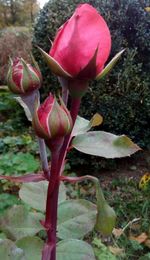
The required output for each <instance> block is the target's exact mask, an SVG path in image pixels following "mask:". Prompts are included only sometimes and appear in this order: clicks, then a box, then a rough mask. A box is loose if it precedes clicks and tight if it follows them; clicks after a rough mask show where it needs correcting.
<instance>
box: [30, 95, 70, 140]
mask: <svg viewBox="0 0 150 260" xmlns="http://www.w3.org/2000/svg"><path fill="white" fill-rule="evenodd" d="M33 127H34V129H35V132H36V134H37V135H38V136H39V137H41V138H43V139H46V140H50V139H51V140H53V139H55V138H57V137H58V138H59V137H64V136H65V135H67V134H69V133H70V132H71V130H72V119H71V116H70V113H69V111H68V109H67V108H66V106H65V105H64V103H63V101H62V100H61V99H60V104H59V103H58V102H57V100H56V98H54V97H53V95H52V94H50V95H49V97H48V98H47V99H46V100H45V101H44V103H43V104H42V105H41V106H40V107H38V104H36V108H35V112H34V116H33Z"/></svg>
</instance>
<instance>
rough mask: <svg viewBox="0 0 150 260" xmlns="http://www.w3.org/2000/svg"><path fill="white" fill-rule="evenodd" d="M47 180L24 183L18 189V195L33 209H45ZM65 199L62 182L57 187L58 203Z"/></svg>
mask: <svg viewBox="0 0 150 260" xmlns="http://www.w3.org/2000/svg"><path fill="white" fill-rule="evenodd" d="M47 188H48V182H47V181H40V182H36V183H35V182H31V183H24V184H23V185H22V186H21V189H20V191H19V197H20V198H21V199H22V200H23V201H24V202H25V203H27V204H28V205H30V206H31V207H32V208H33V209H37V210H40V211H43V212H44V211H45V209H46V198H47ZM65 200H66V187H65V185H64V184H63V183H61V184H60V188H59V203H61V202H63V201H65Z"/></svg>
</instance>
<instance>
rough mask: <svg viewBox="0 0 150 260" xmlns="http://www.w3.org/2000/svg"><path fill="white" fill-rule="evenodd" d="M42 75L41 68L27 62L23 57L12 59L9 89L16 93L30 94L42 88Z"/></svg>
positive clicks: (8, 81)
mask: <svg viewBox="0 0 150 260" xmlns="http://www.w3.org/2000/svg"><path fill="white" fill-rule="evenodd" d="M41 82H42V76H41V72H40V70H39V68H38V67H37V66H36V67H32V66H31V65H30V64H27V63H25V61H24V60H23V59H22V58H16V59H14V60H13V61H12V60H10V67H9V71H8V74H7V84H8V87H9V89H10V90H11V91H12V92H13V93H15V94H29V93H30V92H32V91H34V90H36V89H38V88H40V86H41Z"/></svg>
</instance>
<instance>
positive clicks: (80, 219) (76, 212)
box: [58, 200, 96, 239]
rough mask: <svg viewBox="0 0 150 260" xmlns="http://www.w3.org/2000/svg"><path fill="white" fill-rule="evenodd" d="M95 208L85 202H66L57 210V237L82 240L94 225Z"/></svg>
mask: <svg viewBox="0 0 150 260" xmlns="http://www.w3.org/2000/svg"><path fill="white" fill-rule="evenodd" d="M95 221H96V206H95V205H94V204H93V203H91V202H89V201H87V200H68V201H67V200H66V201H65V202H63V203H61V204H60V205H59V208H58V237H59V238H61V239H67V238H82V237H84V235H86V234H87V233H89V232H90V231H91V230H92V229H93V228H94V225H95Z"/></svg>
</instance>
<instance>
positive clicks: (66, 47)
mask: <svg viewBox="0 0 150 260" xmlns="http://www.w3.org/2000/svg"><path fill="white" fill-rule="evenodd" d="M38 48H39V50H40V52H41V54H42V56H43V58H44V59H45V61H46V62H47V63H48V65H49V67H50V69H51V70H52V72H53V73H54V74H55V75H57V76H58V80H59V82H60V84H61V86H62V97H60V96H59V97H58V98H56V97H54V96H53V95H52V94H50V95H49V97H48V98H47V99H46V100H45V101H44V103H43V104H41V105H40V95H39V91H38V89H39V87H40V86H41V73H40V71H39V68H38V65H37V63H36V62H35V60H34V58H33V64H34V67H32V66H31V65H29V64H26V63H25V62H24V61H23V60H22V59H16V60H15V61H13V62H12V61H11V64H10V69H9V72H8V87H9V88H10V90H11V91H12V92H13V93H15V94H19V98H18V101H19V102H20V104H21V105H22V106H23V107H24V109H25V111H26V114H27V115H28V118H29V119H30V120H31V121H32V125H33V129H34V132H35V134H36V136H37V138H38V141H39V149H40V157H41V162H42V170H43V172H42V173H39V174H27V175H25V176H19V177H8V176H0V178H1V179H6V180H10V181H16V182H24V183H28V184H23V188H21V191H20V196H21V198H22V199H23V200H24V201H25V202H27V203H29V204H30V205H31V206H32V207H33V208H35V209H37V210H40V211H44V210H45V219H43V218H42V219H40V223H41V229H42V228H43V229H45V231H46V233H47V237H46V242H45V245H44V247H43V249H42V260H55V259H56V242H57V238H56V231H57V215H58V218H59V223H58V224H59V225H58V237H59V238H60V239H62V240H63V241H62V242H59V243H58V248H57V259H65V260H66V259H69V260H71V259H76V260H82V259H85V258H86V259H91V260H94V259H95V256H94V253H93V251H92V249H91V247H90V246H89V245H87V244H86V243H85V242H83V241H79V240H77V239H79V238H82V237H83V236H84V235H85V234H87V233H88V232H89V231H91V230H92V229H93V228H95V229H96V230H97V231H100V232H101V233H102V234H104V235H110V234H111V232H112V230H113V228H114V226H115V219H116V216H115V212H114V210H113V209H112V208H111V207H110V206H109V205H108V203H107V202H106V200H105V198H104V195H103V192H102V190H101V188H100V184H99V180H98V179H97V178H95V177H92V176H88V175H87V176H82V177H69V176H64V175H63V172H64V167H65V162H66V156H67V153H68V152H69V151H70V149H72V148H75V149H77V150H79V151H81V152H84V153H87V154H92V155H97V156H102V157H105V158H119V157H125V156H129V155H131V154H133V153H135V152H136V151H138V150H139V149H140V148H139V147H138V146H137V145H136V144H134V143H133V142H132V141H131V140H130V139H129V138H128V137H127V136H125V135H121V136H116V135H113V134H111V133H107V132H103V131H89V130H90V129H91V128H92V127H94V126H96V125H99V124H100V123H101V122H102V118H101V116H100V115H98V114H96V115H94V116H93V118H92V119H91V121H88V120H86V119H84V118H81V117H80V116H78V111H79V107H80V103H81V100H82V96H83V95H84V94H85V92H86V90H87V88H88V84H89V81H90V80H93V79H96V80H99V79H101V78H102V77H103V76H105V75H106V74H107V73H108V72H110V70H111V69H112V68H113V66H114V65H115V63H116V62H117V60H118V59H119V58H120V56H121V54H122V53H123V51H121V52H120V53H118V54H117V55H116V56H115V57H114V58H113V59H112V60H111V61H110V62H109V63H108V64H107V65H106V66H105V63H106V61H107V59H108V56H109V53H110V49H111V36H110V32H109V29H108V26H107V24H106V22H105V21H104V19H103V18H102V17H101V15H100V14H99V13H98V12H97V11H96V9H94V8H93V7H92V6H90V5H88V4H82V5H79V6H78V7H77V9H76V10H75V12H74V14H73V15H72V17H71V18H70V19H69V20H68V21H67V22H66V23H65V24H64V25H62V26H61V28H60V29H59V30H58V32H57V34H56V37H55V39H54V42H53V43H52V46H51V49H50V51H49V54H47V53H46V52H44V50H42V49H41V48H40V47H38ZM68 101H69V102H68ZM46 146H47V147H48V148H49V150H50V152H51V166H49V164H48V161H47V153H46ZM83 180H89V181H92V182H93V184H94V186H95V190H96V199H97V200H96V201H97V203H96V205H94V204H92V203H89V202H88V201H86V200H79V201H77V202H75V201H71V202H69V201H68V200H66V201H63V202H61V203H60V202H59V200H61V199H62V198H61V194H60V199H59V197H58V195H59V187H60V182H64V181H66V182H71V183H74V182H79V181H83ZM30 182H31V183H30ZM43 182H44V184H43ZM36 185H37V186H36ZM40 185H44V190H46V192H44V194H46V198H45V195H44V198H45V199H43V200H42V202H41V197H40V194H39V192H37V193H36V190H35V193H36V196H34V195H33V193H34V188H35V187H38V189H39V190H40V192H41V196H42V194H43V188H41V187H42V186H40ZM33 187H34V188H33ZM31 188H33V193H32V192H31V190H32V189H31ZM25 190H26V191H27V193H29V194H30V195H28V196H27V195H26V192H25ZM39 190H38V191H39ZM32 197H35V201H36V200H38V201H37V202H36V203H35V201H34V200H33V199H32ZM58 204H59V210H58ZM45 207H46V209H45ZM78 207H81V208H82V209H81V208H80V210H79V211H81V212H82V211H83V209H84V210H85V211H86V214H87V219H88V221H90V223H91V224H89V223H87V222H86V221H87V220H86V219H85V226H86V228H84V227H83V228H82V226H81V223H82V222H83V220H82V221H81V222H80V227H78V226H77V223H79V220H78V222H76V223H72V225H73V226H75V227H76V228H74V229H73V228H72V227H71V224H70V226H69V227H68V226H63V227H62V226H61V221H62V219H65V216H67V218H68V217H69V213H70V214H71V218H72V217H73V216H75V215H76V214H77V212H78ZM62 212H63V213H62ZM72 221H73V220H72ZM4 222H5V221H3V223H4ZM66 225H67V224H66ZM78 225H79V224H78ZM60 226H61V227H62V228H60ZM65 228H66V230H67V231H66V233H65ZM62 229H63V230H64V232H62ZM71 229H73V232H72V233H71V235H70V232H71V231H69V230H71ZM80 229H81V230H80ZM9 232H10V233H11V232H12V231H10V230H9ZM18 236H20V233H19V235H18V234H17V235H16V237H17V238H18ZM19 238H20V237H19ZM67 238H69V239H71V238H72V239H71V240H67ZM22 239H23V238H22ZM23 241H24V240H23ZM28 241H29V240H28ZM33 241H34V242H35V238H34V239H33ZM30 243H32V239H31V241H30ZM80 244H81V245H82V246H83V248H85V251H84V250H83V251H84V252H82V253H81V254H78V253H80V252H79V250H81V251H82V246H80ZM17 246H18V247H21V248H22V247H23V249H25V248H24V245H23V242H22V241H21V242H20V241H18V242H17ZM72 248H74V249H75V252H74V254H75V255H73V253H72V254H71V253H70V250H71V249H72ZM78 249H79V250H78ZM61 250H62V251H63V250H64V251H65V252H64V253H65V256H64V257H63V256H62V257H61ZM67 250H68V251H67ZM74 257H75V258H74Z"/></svg>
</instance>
